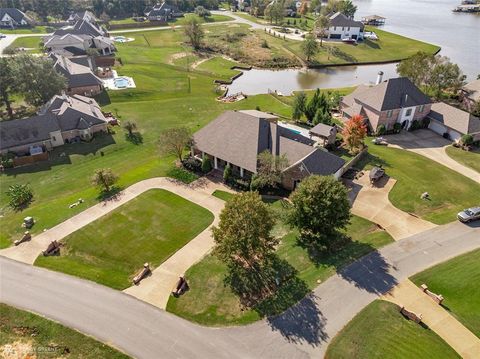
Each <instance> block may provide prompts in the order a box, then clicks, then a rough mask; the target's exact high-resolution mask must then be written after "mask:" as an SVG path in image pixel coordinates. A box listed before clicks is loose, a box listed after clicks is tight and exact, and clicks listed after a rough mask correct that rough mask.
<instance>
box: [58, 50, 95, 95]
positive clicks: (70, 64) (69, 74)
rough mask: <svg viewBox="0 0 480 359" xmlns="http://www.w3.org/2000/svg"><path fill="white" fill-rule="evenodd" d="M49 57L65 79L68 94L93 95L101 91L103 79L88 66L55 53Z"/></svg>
mask: <svg viewBox="0 0 480 359" xmlns="http://www.w3.org/2000/svg"><path fill="white" fill-rule="evenodd" d="M50 58H51V59H52V60H53V62H54V65H53V67H54V69H55V70H56V71H57V72H59V73H61V74H62V75H63V76H65V78H66V79H67V82H68V89H67V93H68V94H69V95H73V94H81V95H85V96H93V95H96V94H99V93H100V92H102V90H103V81H102V80H101V79H100V78H99V77H97V76H96V75H95V74H94V73H93V71H92V69H91V68H90V67H89V66H85V65H83V64H81V62H80V61H72V60H70V59H69V58H67V57H65V56H62V55H57V54H55V53H51V54H50ZM79 59H80V58H79Z"/></svg>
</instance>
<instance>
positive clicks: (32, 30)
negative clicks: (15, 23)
mask: <svg viewBox="0 0 480 359" xmlns="http://www.w3.org/2000/svg"><path fill="white" fill-rule="evenodd" d="M50 30H51V29H49V28H47V27H46V26H35V27H28V28H18V29H3V28H2V29H0V33H3V34H7V35H9V34H46V33H48V32H49V31H50Z"/></svg>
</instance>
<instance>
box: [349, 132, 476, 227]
mask: <svg viewBox="0 0 480 359" xmlns="http://www.w3.org/2000/svg"><path fill="white" fill-rule="evenodd" d="M366 141H367V143H371V139H370V138H368V139H366ZM368 151H369V155H368V156H367V157H365V160H364V161H363V164H362V163H359V164H358V165H357V167H362V165H366V166H365V167H366V168H367V169H368V168H371V167H372V166H373V165H376V164H381V165H383V167H384V168H385V170H386V173H387V174H388V175H389V176H391V177H393V178H395V179H396V180H397V183H396V184H395V186H394V187H393V189H392V191H391V192H390V194H389V199H390V201H391V202H392V203H393V205H394V206H395V207H397V208H399V209H401V210H403V211H405V212H410V213H413V214H415V215H417V216H419V217H421V218H423V219H425V220H427V221H431V222H433V223H436V224H444V223H448V222H452V221H454V220H455V219H456V214H457V213H458V212H459V211H461V210H463V209H464V208H468V207H471V206H473V205H475V204H477V203H480V185H479V184H478V183H476V182H474V181H473V180H471V179H469V178H467V177H465V176H462V175H461V174H459V173H457V172H455V171H452V170H451V169H449V168H447V167H445V166H442V165H441V164H438V163H437V162H433V161H431V160H429V159H428V158H426V157H424V156H421V155H418V154H416V153H412V152H409V151H405V150H400V149H396V148H391V147H387V146H375V145H371V146H369V148H368ZM423 192H428V193H429V194H430V200H428V201H426V200H422V199H421V198H420V196H421V194H422V193H423Z"/></svg>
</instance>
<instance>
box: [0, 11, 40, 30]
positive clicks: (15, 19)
mask: <svg viewBox="0 0 480 359" xmlns="http://www.w3.org/2000/svg"><path fill="white" fill-rule="evenodd" d="M32 24H33V20H32V19H31V18H29V17H28V16H27V15H25V13H23V12H22V11H20V10H18V9H15V8H0V27H8V28H11V29H14V28H16V27H22V26H30V25H32Z"/></svg>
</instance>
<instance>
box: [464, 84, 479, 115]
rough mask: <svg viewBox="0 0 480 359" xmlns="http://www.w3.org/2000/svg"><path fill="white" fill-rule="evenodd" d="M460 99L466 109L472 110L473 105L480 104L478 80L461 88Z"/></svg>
mask: <svg viewBox="0 0 480 359" xmlns="http://www.w3.org/2000/svg"><path fill="white" fill-rule="evenodd" d="M461 97H462V98H463V101H464V103H465V105H466V107H467V108H468V109H470V110H471V109H472V107H473V106H474V105H475V103H477V102H480V79H478V80H475V81H472V82H469V83H468V84H466V85H465V86H463V87H462V90H461Z"/></svg>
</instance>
